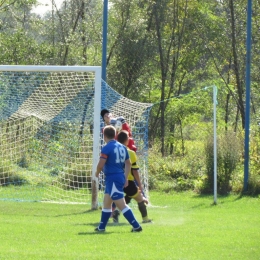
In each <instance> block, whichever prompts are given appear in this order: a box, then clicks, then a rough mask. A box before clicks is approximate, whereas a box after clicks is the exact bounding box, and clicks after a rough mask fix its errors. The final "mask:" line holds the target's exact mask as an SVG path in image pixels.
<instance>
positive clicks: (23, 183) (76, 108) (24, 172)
mask: <svg viewBox="0 0 260 260" xmlns="http://www.w3.org/2000/svg"><path fill="white" fill-rule="evenodd" d="M104 107H106V108H109V109H111V111H112V112H114V114H115V116H116V115H120V116H124V117H125V118H126V119H127V120H128V121H129V124H130V125H131V126H132V130H133V136H134V138H135V140H136V144H137V146H138V149H139V150H138V153H139V155H140V156H139V157H140V165H141V172H142V178H143V181H144V184H145V187H146V189H147V191H148V177H147V176H148V173H147V149H148V145H147V144H148V139H147V136H148V132H147V131H148V130H147V129H148V127H147V126H148V125H147V124H148V116H149V111H150V108H151V104H143V103H138V102H134V101H131V100H129V99H126V98H124V97H122V96H121V95H120V94H119V93H117V92H116V91H114V90H113V89H112V88H111V87H109V86H108V85H107V84H106V83H105V82H101V68H100V67H95V66H92V67H88V66H0V200H15V201H42V202H56V203H84V204H91V207H92V208H97V207H98V204H99V202H101V200H102V198H103V180H102V178H101V179H99V180H97V179H96V178H95V176H94V174H95V169H96V165H97V162H98V159H99V153H100V149H101V146H102V136H101V134H100V133H101V128H102V124H103V123H102V119H101V117H100V110H101V109H102V108H104Z"/></svg>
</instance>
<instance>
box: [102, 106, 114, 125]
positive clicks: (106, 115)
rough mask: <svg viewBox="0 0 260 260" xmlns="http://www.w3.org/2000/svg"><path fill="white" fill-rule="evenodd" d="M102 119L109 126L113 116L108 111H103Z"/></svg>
mask: <svg viewBox="0 0 260 260" xmlns="http://www.w3.org/2000/svg"><path fill="white" fill-rule="evenodd" d="M100 115H101V117H102V118H103V120H104V121H105V123H106V124H109V122H110V118H111V117H112V114H111V113H110V111H109V110H108V109H102V110H101V112H100Z"/></svg>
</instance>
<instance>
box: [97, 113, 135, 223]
mask: <svg viewBox="0 0 260 260" xmlns="http://www.w3.org/2000/svg"><path fill="white" fill-rule="evenodd" d="M100 115H101V117H102V118H103V120H104V123H105V125H113V126H115V123H116V121H117V120H119V121H120V122H121V123H122V130H126V131H127V132H128V133H129V141H128V148H130V149H131V150H133V151H135V152H136V151H137V148H136V145H135V142H134V139H133V138H132V132H131V129H130V126H129V124H128V123H127V122H126V120H125V119H124V118H123V117H118V118H113V115H112V113H110V111H109V110H108V109H106V108H105V109H102V110H101V112H100ZM102 132H103V131H102ZM115 139H117V134H116V137H115ZM130 200H131V199H130ZM115 210H116V205H115V203H113V204H112V212H113V214H111V218H113V222H114V223H118V217H119V215H120V212H119V210H116V211H115ZM114 211H115V213H114Z"/></svg>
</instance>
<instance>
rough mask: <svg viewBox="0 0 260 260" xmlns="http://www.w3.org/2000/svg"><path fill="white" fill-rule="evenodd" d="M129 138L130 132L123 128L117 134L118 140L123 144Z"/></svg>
mask: <svg viewBox="0 0 260 260" xmlns="http://www.w3.org/2000/svg"><path fill="white" fill-rule="evenodd" d="M128 139H129V134H128V132H127V131H126V130H122V131H120V132H119V134H118V135H117V141H118V142H119V143H121V144H124V143H125V142H126V141H127V140H128Z"/></svg>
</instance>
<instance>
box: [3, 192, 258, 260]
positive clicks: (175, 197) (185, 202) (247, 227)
mask: <svg viewBox="0 0 260 260" xmlns="http://www.w3.org/2000/svg"><path fill="white" fill-rule="evenodd" d="M150 197H151V202H152V203H151V204H152V205H151V206H150V207H149V208H148V211H149V216H150V217H151V218H152V219H153V221H154V222H153V224H143V232H141V233H131V232H130V230H131V227H130V225H129V224H128V223H127V221H126V220H125V219H124V217H123V216H122V215H121V216H120V224H117V225H116V224H113V223H112V221H111V220H110V222H109V224H108V226H107V230H106V232H105V233H95V232H93V230H94V228H95V227H96V226H97V225H98V222H99V220H100V213H101V211H100V210H96V211H91V210H90V209H89V207H90V206H88V205H58V204H47V203H27V202H6V201H1V202H0V209H1V210H0V238H1V240H0V259H1V260H2V259H4V260H5V259H111V260H115V259H125V260H130V259H133V260H138V259H187V260H188V259H199V260H201V259H207V260H208V259H211V260H213V259H221V260H222V259H236V260H237V259H243V260H244V259H250V260H255V259H260V199H259V198H251V197H239V196H234V195H230V196H227V197H218V204H217V205H213V204H212V202H213V196H198V195H195V194H193V193H178V194H162V193H155V192H151V193H150ZM134 214H135V216H136V217H137V219H138V220H139V221H140V220H141V215H140V213H139V211H138V210H137V208H136V207H135V208H134Z"/></svg>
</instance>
